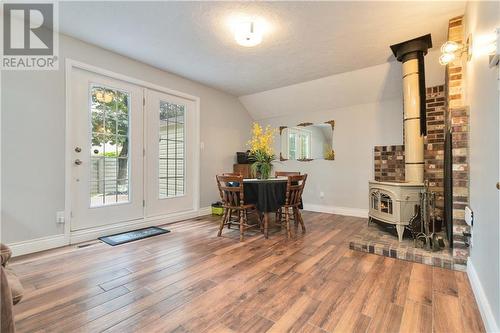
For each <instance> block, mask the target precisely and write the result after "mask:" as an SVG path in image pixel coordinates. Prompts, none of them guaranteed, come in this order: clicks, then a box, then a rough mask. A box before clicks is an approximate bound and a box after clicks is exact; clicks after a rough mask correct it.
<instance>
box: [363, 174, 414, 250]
mask: <svg viewBox="0 0 500 333" xmlns="http://www.w3.org/2000/svg"><path fill="white" fill-rule="evenodd" d="M369 184H370V190H369V200H370V208H369V211H368V212H369V214H368V215H369V219H368V223H370V222H371V221H372V220H377V221H381V222H384V223H389V224H392V225H394V226H395V227H396V231H397V233H398V238H399V241H402V240H403V233H404V229H405V227H406V226H407V225H408V224H409V222H410V219H411V217H412V216H413V215H414V214H415V206H416V205H420V191H421V190H422V189H423V188H424V184H418V183H392V182H378V181H371V182H369Z"/></svg>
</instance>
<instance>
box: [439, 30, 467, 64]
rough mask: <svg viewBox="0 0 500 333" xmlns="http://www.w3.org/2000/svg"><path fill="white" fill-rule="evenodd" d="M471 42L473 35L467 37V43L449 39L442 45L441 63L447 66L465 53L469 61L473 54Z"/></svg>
mask: <svg viewBox="0 0 500 333" xmlns="http://www.w3.org/2000/svg"><path fill="white" fill-rule="evenodd" d="M471 43H472V36H471V35H469V37H467V42H466V44H465V45H464V44H460V43H457V42H453V41H447V42H446V43H444V44H443V45H442V46H441V53H442V54H441V56H440V57H439V63H440V64H441V65H444V66H446V65H448V64H449V63H450V62H452V61H455V60H456V59H460V58H461V57H462V55H463V54H464V53H465V54H467V61H469V60H470V59H471V57H472V54H471V53H470V50H471V47H470V45H471Z"/></svg>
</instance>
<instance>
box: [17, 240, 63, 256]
mask: <svg viewBox="0 0 500 333" xmlns="http://www.w3.org/2000/svg"><path fill="white" fill-rule="evenodd" d="M65 245H68V238H67V237H66V235H64V234H61V235H54V236H47V237H42V238H36V239H30V240H26V241H22V242H15V243H10V244H8V246H9V247H10V249H11V250H12V256H13V257H16V256H22V255H24V254H29V253H33V252H40V251H45V250H49V249H54V248H56V247H61V246H65Z"/></svg>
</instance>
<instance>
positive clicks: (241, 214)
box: [239, 210, 245, 242]
mask: <svg viewBox="0 0 500 333" xmlns="http://www.w3.org/2000/svg"><path fill="white" fill-rule="evenodd" d="M239 215H240V242H243V221H244V219H243V217H244V216H245V213H244V212H243V211H242V210H240V211H239Z"/></svg>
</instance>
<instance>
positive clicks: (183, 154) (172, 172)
mask: <svg viewBox="0 0 500 333" xmlns="http://www.w3.org/2000/svg"><path fill="white" fill-rule="evenodd" d="M194 117H195V103H194V102H193V101H191V100H188V99H185V98H181V97H178V96H174V95H170V94H166V93H162V92H159V91H155V90H147V91H146V127H145V128H146V135H145V138H146V146H147V147H146V164H145V165H146V187H145V188H146V192H145V195H146V216H148V217H150V216H157V215H167V214H172V213H179V212H183V211H190V210H193V209H195V190H196V188H195V181H196V180H197V177H196V176H195V172H196V170H195V167H194V166H195V165H196V163H195V154H196V149H197V147H198V145H197V144H196V142H195V138H196V136H195V135H194V133H195V132H196V126H195V124H196V121H195V118H194Z"/></svg>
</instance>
